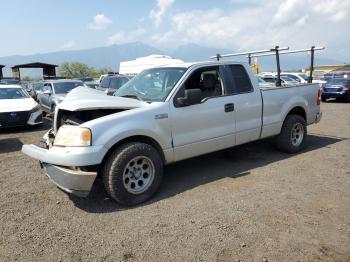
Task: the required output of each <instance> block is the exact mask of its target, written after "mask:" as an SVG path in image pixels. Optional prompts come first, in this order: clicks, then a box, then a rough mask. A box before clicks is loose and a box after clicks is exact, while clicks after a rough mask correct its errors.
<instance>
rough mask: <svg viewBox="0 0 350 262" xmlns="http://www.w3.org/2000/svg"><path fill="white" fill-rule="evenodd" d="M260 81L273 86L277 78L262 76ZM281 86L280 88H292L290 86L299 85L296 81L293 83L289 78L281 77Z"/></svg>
mask: <svg viewBox="0 0 350 262" xmlns="http://www.w3.org/2000/svg"><path fill="white" fill-rule="evenodd" d="M262 79H263V80H264V81H265V82H267V83H270V84H273V85H275V84H276V81H277V77H276V76H275V75H264V76H262ZM281 84H282V86H292V85H299V84H300V83H299V82H297V81H294V80H293V79H292V78H289V77H288V76H282V75H281Z"/></svg>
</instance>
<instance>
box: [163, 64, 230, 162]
mask: <svg viewBox="0 0 350 262" xmlns="http://www.w3.org/2000/svg"><path fill="white" fill-rule="evenodd" d="M224 82H225V81H224V79H223V77H222V72H221V67H219V66H214V67H213V66H211V67H205V68H200V69H197V70H195V71H194V72H193V73H192V74H191V75H190V76H189V77H188V78H187V80H186V82H185V83H184V85H183V86H182V87H181V88H180V89H179V90H178V93H177V94H176V95H175V97H174V100H173V101H172V102H171V105H170V118H171V123H172V137H173V146H174V160H175V161H179V160H182V159H186V158H190V157H193V156H197V155H202V154H206V153H209V152H213V151H217V150H220V149H223V148H227V147H231V146H234V145H235V128H236V127H235V111H234V98H233V96H230V95H228V92H227V90H226V85H225V83H224ZM198 88H200V89H201V91H202V101H201V102H200V103H199V104H194V105H189V106H176V99H177V98H178V97H181V95H182V94H181V93H183V91H184V89H198Z"/></svg>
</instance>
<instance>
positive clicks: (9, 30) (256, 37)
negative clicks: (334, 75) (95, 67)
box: [0, 0, 350, 61]
mask: <svg viewBox="0 0 350 262" xmlns="http://www.w3.org/2000/svg"><path fill="white" fill-rule="evenodd" d="M349 10H350V1H349V0H215V1H209V0H201V1H200V0H191V1H186V0H147V1H136V0H129V1H117V0H114V1H112V0H86V1H83V0H74V1H73V0H70V1H69V0H60V1H44V0H7V1H1V16H0V22H1V28H2V34H1V35H2V36H6V39H4V37H1V40H0V56H7V55H14V54H32V53H44V52H51V51H60V50H71V49H83V48H90V47H99V46H105V45H110V44H123V43H128V42H135V41H141V42H144V43H147V44H150V45H152V46H155V47H158V48H161V49H163V50H171V49H175V48H176V47H177V46H180V45H183V44H187V43H196V44H200V45H203V46H210V47H222V48H229V49H231V50H247V49H260V48H267V47H270V46H274V45H276V44H279V45H283V46H285V45H288V46H290V47H291V48H304V47H308V46H311V45H313V44H315V45H317V46H320V45H324V46H326V48H327V54H328V57H329V56H333V57H334V58H342V59H345V60H347V61H349V60H350V45H349V44H348V43H349V42H350V34H349V28H348V25H349V24H350V12H349Z"/></svg>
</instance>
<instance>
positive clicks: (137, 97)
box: [120, 95, 143, 101]
mask: <svg viewBox="0 0 350 262" xmlns="http://www.w3.org/2000/svg"><path fill="white" fill-rule="evenodd" d="M120 97H126V98H134V99H137V100H140V101H143V100H142V99H141V98H140V97H139V96H137V95H123V96H120Z"/></svg>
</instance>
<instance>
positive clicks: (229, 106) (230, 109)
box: [225, 103, 235, 113]
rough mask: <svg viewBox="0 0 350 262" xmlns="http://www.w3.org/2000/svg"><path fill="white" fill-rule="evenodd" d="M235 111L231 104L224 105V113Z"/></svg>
mask: <svg viewBox="0 0 350 262" xmlns="http://www.w3.org/2000/svg"><path fill="white" fill-rule="evenodd" d="M233 111H235V105H234V104H233V103H230V104H226V105H225V112H226V113H227V112H233Z"/></svg>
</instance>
